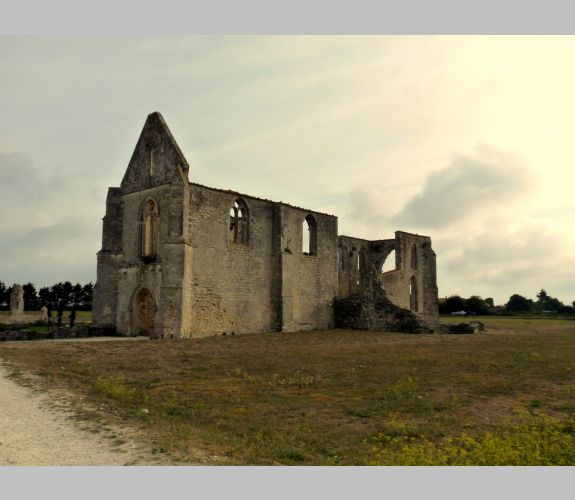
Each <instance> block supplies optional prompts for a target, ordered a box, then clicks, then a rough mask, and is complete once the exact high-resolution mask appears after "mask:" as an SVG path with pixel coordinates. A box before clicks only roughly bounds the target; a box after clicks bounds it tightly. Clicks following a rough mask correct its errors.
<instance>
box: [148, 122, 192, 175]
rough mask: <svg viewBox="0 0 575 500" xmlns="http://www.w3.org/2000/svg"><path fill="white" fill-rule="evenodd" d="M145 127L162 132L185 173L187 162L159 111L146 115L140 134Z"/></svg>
mask: <svg viewBox="0 0 575 500" xmlns="http://www.w3.org/2000/svg"><path fill="white" fill-rule="evenodd" d="M147 126H149V127H153V128H155V129H156V130H160V131H161V132H163V133H164V134H165V135H166V137H167V139H168V140H169V141H170V142H171V144H172V146H173V147H174V149H175V150H176V153H177V154H178V156H179V157H180V160H181V161H182V164H181V167H183V169H184V170H185V171H187V170H188V168H189V165H188V161H187V160H186V157H185V156H184V153H182V150H181V149H180V146H178V143H177V142H176V139H174V136H173V135H172V131H171V130H170V127H168V124H167V123H166V120H164V117H163V116H162V113H160V112H159V111H154V112H153V113H150V114H149V115H148V117H147V118H146V123H144V128H143V130H142V134H143V133H144V131H145V130H146V127H147Z"/></svg>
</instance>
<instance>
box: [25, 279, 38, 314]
mask: <svg viewBox="0 0 575 500" xmlns="http://www.w3.org/2000/svg"><path fill="white" fill-rule="evenodd" d="M22 288H23V289H24V309H25V310H26V311H36V310H38V308H39V307H40V306H39V305H38V303H39V299H38V294H37V293H36V287H35V286H34V285H33V284H32V283H26V284H25V285H23V286H22Z"/></svg>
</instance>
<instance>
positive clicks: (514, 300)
mask: <svg viewBox="0 0 575 500" xmlns="http://www.w3.org/2000/svg"><path fill="white" fill-rule="evenodd" d="M532 309H533V301H532V300H531V299H527V298H525V297H523V295H519V294H517V293H515V294H513V295H512V296H511V297H509V301H508V302H507V304H506V305H505V310H506V311H508V312H529V311H531V310H532Z"/></svg>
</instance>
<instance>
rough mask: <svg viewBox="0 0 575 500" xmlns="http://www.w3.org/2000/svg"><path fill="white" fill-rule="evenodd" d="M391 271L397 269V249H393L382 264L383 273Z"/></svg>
mask: <svg viewBox="0 0 575 500" xmlns="http://www.w3.org/2000/svg"><path fill="white" fill-rule="evenodd" d="M389 271H395V250H392V251H391V253H390V254H389V255H388V256H387V257H386V258H385V260H384V261H383V263H382V265H381V270H380V272H381V273H387V272H389Z"/></svg>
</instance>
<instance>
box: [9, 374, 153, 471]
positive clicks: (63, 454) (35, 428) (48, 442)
mask: <svg viewBox="0 0 575 500" xmlns="http://www.w3.org/2000/svg"><path fill="white" fill-rule="evenodd" d="M7 375H8V370H7V369H6V368H5V367H4V366H2V364H1V363H0V466H1V465H136V464H142V465H143V464H144V463H146V464H150V463H151V462H153V461H154V460H150V458H152V457H150V455H148V457H147V460H146V459H144V457H143V456H142V453H144V450H143V449H142V447H141V445H136V444H135V443H134V442H132V441H130V440H129V438H125V437H124V439H126V441H125V442H124V440H123V439H118V438H119V437H123V436H118V434H117V433H113V432H111V430H110V429H103V428H102V426H100V428H98V424H89V425H83V424H81V423H79V422H78V421H76V420H74V419H73V418H71V417H72V416H73V414H72V412H71V411H70V410H66V409H65V408H62V405H63V404H64V403H63V402H61V401H60V402H58V401H54V399H51V398H50V397H49V396H47V395H45V394H42V393H40V392H39V391H35V390H34V389H32V388H29V387H24V386H21V385H18V384H16V383H15V382H13V381H12V380H10V379H9V378H8V376H7ZM55 403H56V404H58V403H60V408H55V407H54V404H55ZM114 437H115V439H116V441H114Z"/></svg>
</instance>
